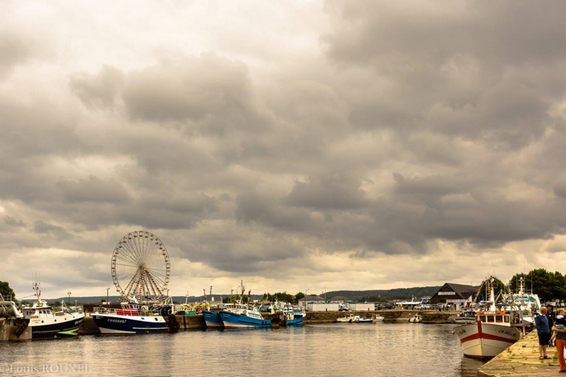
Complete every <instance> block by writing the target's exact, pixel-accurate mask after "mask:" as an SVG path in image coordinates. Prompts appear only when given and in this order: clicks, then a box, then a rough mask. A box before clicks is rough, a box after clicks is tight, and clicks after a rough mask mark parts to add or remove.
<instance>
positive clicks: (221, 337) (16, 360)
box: [0, 323, 482, 377]
mask: <svg viewBox="0 0 566 377" xmlns="http://www.w3.org/2000/svg"><path fill="white" fill-rule="evenodd" d="M454 326H455V325H450V324H443V325H429V324H412V323H401V324H388V323H377V324H350V323H344V324H321V325H305V326H302V327H295V328H279V329H267V330H225V331H222V330H220V331H219V330H214V331H211V330H208V331H185V332H179V333H176V334H151V335H133V336H90V335H89V336H79V337H76V338H72V339H59V340H44V341H28V342H3V343H0V375H1V376H45V375H47V376H48V375H64V376H268V375H269V376H282V375H285V376H391V377H393V376H435V377H436V376H446V377H449V376H458V377H459V376H466V377H468V376H470V377H471V376H475V375H476V372H477V369H478V368H479V367H480V366H481V365H482V362H480V361H477V360H473V359H468V358H465V357H463V356H462V350H461V348H460V345H459V342H458V339H457V337H456V336H455V335H452V333H451V331H452V328H453V327H454Z"/></svg>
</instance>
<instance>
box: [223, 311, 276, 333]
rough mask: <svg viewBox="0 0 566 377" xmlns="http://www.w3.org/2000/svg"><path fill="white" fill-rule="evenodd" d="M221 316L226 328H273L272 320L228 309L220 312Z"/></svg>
mask: <svg viewBox="0 0 566 377" xmlns="http://www.w3.org/2000/svg"><path fill="white" fill-rule="evenodd" d="M220 318H221V319H222V322H223V323H224V328H225V329H260V328H271V320H269V319H258V318H253V317H249V316H246V315H243V314H240V313H233V312H229V311H226V310H222V311H221V312H220Z"/></svg>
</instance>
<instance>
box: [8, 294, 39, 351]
mask: <svg viewBox="0 0 566 377" xmlns="http://www.w3.org/2000/svg"><path fill="white" fill-rule="evenodd" d="M8 340H9V341H19V340H31V327H29V319H25V318H24V315H23V314H22V313H21V312H20V310H19V309H18V307H17V305H16V303H15V302H14V301H12V300H5V299H4V297H3V296H2V294H0V341H8Z"/></svg>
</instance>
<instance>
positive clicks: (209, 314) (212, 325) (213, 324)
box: [202, 309, 224, 329]
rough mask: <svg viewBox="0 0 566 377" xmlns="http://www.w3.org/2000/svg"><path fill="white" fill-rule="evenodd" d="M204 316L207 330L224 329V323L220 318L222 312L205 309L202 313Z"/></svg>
mask: <svg viewBox="0 0 566 377" xmlns="http://www.w3.org/2000/svg"><path fill="white" fill-rule="evenodd" d="M202 316H203V318H204V322H205V324H206V328H207V329H222V328H224V322H222V318H221V317H220V311H212V310H210V309H205V310H203V311H202Z"/></svg>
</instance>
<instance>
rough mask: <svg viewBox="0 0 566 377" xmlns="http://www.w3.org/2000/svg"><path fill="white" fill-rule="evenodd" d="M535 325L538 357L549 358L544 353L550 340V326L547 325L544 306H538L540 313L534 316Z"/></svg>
mask: <svg viewBox="0 0 566 377" xmlns="http://www.w3.org/2000/svg"><path fill="white" fill-rule="evenodd" d="M535 325H536V327H537V335H538V351H539V354H540V356H539V359H541V360H543V359H550V357H548V356H547V355H546V348H547V347H548V343H549V341H550V326H548V318H547V317H546V308H545V307H542V308H540V314H539V315H537V316H536V318H535Z"/></svg>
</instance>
